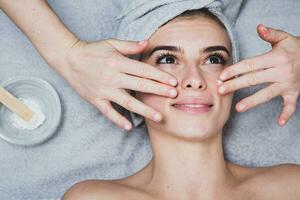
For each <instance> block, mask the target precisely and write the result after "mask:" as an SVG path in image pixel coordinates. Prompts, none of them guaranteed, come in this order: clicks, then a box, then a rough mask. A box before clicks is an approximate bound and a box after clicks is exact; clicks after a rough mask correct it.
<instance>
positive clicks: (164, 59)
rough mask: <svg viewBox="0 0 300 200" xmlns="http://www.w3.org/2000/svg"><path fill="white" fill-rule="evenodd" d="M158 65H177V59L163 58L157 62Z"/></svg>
mask: <svg viewBox="0 0 300 200" xmlns="http://www.w3.org/2000/svg"><path fill="white" fill-rule="evenodd" d="M156 64H176V58H175V57H174V56H163V57H160V58H159V59H158V60H157V62H156Z"/></svg>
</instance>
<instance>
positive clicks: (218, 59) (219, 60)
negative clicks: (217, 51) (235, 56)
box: [205, 55, 225, 64]
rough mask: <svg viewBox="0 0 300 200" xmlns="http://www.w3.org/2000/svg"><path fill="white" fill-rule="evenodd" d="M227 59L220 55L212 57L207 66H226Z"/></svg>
mask: <svg viewBox="0 0 300 200" xmlns="http://www.w3.org/2000/svg"><path fill="white" fill-rule="evenodd" d="M224 63H225V59H224V58H222V57H221V56H218V55H213V56H210V57H209V58H208V59H207V61H206V63H205V64H224Z"/></svg>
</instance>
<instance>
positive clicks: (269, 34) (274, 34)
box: [257, 24, 289, 46]
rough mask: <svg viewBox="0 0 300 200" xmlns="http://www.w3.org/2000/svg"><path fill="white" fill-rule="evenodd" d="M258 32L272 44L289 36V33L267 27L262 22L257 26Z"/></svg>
mask: <svg viewBox="0 0 300 200" xmlns="http://www.w3.org/2000/svg"><path fill="white" fill-rule="evenodd" d="M257 33H258V35H259V37H260V38H261V39H263V40H264V41H266V42H269V43H271V45H272V46H273V45H275V44H277V43H279V42H280V41H282V40H284V39H286V38H287V37H288V36H289V35H288V33H286V32H284V31H281V30H276V29H273V28H270V27H266V26H264V25H262V24H259V25H258V26H257Z"/></svg>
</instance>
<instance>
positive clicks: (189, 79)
mask: <svg viewBox="0 0 300 200" xmlns="http://www.w3.org/2000/svg"><path fill="white" fill-rule="evenodd" d="M182 86H183V88H184V89H195V90H198V89H201V90H205V89H206V87H207V85H206V81H205V79H204V77H203V75H202V74H201V71H200V70H199V69H197V68H196V69H195V68H194V69H192V70H189V71H188V72H187V73H186V76H185V78H184V80H183V85H182Z"/></svg>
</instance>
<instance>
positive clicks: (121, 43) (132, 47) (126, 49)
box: [107, 39, 148, 55]
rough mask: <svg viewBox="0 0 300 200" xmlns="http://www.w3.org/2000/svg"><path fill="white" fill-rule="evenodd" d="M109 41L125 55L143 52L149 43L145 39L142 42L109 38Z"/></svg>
mask: <svg viewBox="0 0 300 200" xmlns="http://www.w3.org/2000/svg"><path fill="white" fill-rule="evenodd" d="M107 42H108V43H109V44H110V45H111V46H112V47H113V48H114V49H115V50H117V51H119V52H120V53H121V54H123V55H134V54H138V53H142V52H143V51H144V50H145V48H146V47H147V45H148V41H147V40H144V41H141V42H136V41H125V40H117V39H109V40H107Z"/></svg>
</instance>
